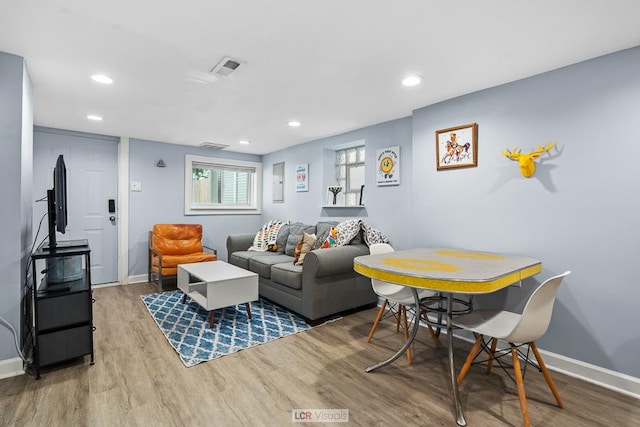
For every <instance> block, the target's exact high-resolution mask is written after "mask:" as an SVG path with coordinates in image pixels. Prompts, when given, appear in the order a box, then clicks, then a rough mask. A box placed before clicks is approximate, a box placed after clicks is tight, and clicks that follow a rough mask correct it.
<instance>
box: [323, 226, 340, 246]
mask: <svg viewBox="0 0 640 427" xmlns="http://www.w3.org/2000/svg"><path fill="white" fill-rule="evenodd" d="M336 237H338V230H337V229H336V228H335V227H331V229H330V230H329V235H328V236H327V238H326V239H324V241H323V242H322V249H327V248H333V247H334V246H338V243H337V242H336Z"/></svg>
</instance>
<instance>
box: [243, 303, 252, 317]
mask: <svg viewBox="0 0 640 427" xmlns="http://www.w3.org/2000/svg"><path fill="white" fill-rule="evenodd" d="M244 306H245V307H246V308H247V317H248V318H249V320H251V304H250V303H248V302H245V303H244Z"/></svg>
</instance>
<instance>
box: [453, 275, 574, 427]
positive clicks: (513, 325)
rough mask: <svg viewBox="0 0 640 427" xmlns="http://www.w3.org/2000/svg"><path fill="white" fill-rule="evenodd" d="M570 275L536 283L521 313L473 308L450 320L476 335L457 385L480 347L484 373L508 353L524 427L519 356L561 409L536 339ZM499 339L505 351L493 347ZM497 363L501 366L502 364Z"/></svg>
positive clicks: (525, 411) (526, 416) (525, 414)
mask: <svg viewBox="0 0 640 427" xmlns="http://www.w3.org/2000/svg"><path fill="white" fill-rule="evenodd" d="M569 274H571V272H570V271H566V272H564V273H562V274H560V275H558V276H554V277H551V278H550V279H547V280H546V281H545V282H544V283H542V284H541V285H540V286H538V288H537V289H536V290H535V291H534V292H533V293H532V294H531V296H530V297H529V300H528V301H527V304H526V305H525V307H524V310H523V311H522V314H518V313H513V312H510V311H504V310H502V311H501V310H475V311H472V312H471V313H469V314H464V315H461V316H457V317H454V319H453V324H454V325H455V326H457V327H460V328H463V329H467V330H469V331H471V332H473V333H474V334H477V339H476V342H475V344H474V345H473V348H472V349H471V352H469V356H468V357H467V360H466V361H465V363H464V366H463V367H462V369H461V370H460V374H459V375H458V384H460V383H461V382H462V380H463V379H464V377H465V375H466V374H467V371H468V370H469V367H470V366H471V364H472V363H473V361H474V360H475V359H476V358H477V357H478V356H479V355H480V353H482V351H483V350H484V351H486V352H487V353H488V354H489V359H488V365H487V374H488V373H490V372H491V367H492V364H493V361H494V360H496V361H497V362H498V363H500V360H499V358H500V357H502V356H505V355H507V354H509V353H511V358H512V360H513V371H514V373H515V382H516V384H517V387H518V397H519V399H520V411H521V413H522V420H523V422H524V425H525V426H529V425H530V423H529V411H528V409H527V397H526V394H525V390H524V382H523V377H524V375H523V372H522V370H521V368H520V359H519V355H520V357H522V358H523V359H524V361H525V362H526V363H529V364H531V365H532V366H535V367H537V368H539V369H540V370H541V371H542V374H543V375H544V378H545V379H546V380H547V384H548V385H549V388H550V389H551V392H552V393H553V396H554V397H555V398H556V402H558V406H559V407H560V408H563V404H562V399H561V398H560V394H559V393H558V390H557V389H556V386H555V385H554V383H553V380H552V379H551V375H550V374H549V371H548V370H547V367H546V365H545V364H544V361H543V360H542V357H541V356H540V352H538V348H537V347H536V344H535V341H536V340H537V339H539V338H540V337H541V336H543V335H544V334H545V332H547V329H548V328H549V323H550V322H551V313H552V311H553V303H554V301H555V298H556V292H557V291H558V288H559V287H560V283H561V282H562V279H563V278H564V277H565V276H568V275H569ZM485 337H486V338H490V340H491V347H488V342H487V343H485V341H484V338H485ZM498 340H502V341H506V342H508V343H509V348H508V349H505V350H496V345H497V342H498ZM522 346H527V352H526V353H523V352H522V351H520V347H522ZM481 347H482V348H481ZM529 349H531V350H533V354H534V355H535V358H536V360H537V362H538V365H536V364H535V363H534V362H533V360H531V359H530V358H529ZM496 353H497V355H496ZM500 365H501V366H502V364H501V363H500ZM525 368H526V364H525Z"/></svg>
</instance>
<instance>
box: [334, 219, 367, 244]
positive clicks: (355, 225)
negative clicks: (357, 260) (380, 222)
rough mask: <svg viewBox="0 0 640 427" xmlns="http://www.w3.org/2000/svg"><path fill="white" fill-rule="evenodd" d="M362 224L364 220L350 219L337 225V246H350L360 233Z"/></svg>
mask: <svg viewBox="0 0 640 427" xmlns="http://www.w3.org/2000/svg"><path fill="white" fill-rule="evenodd" d="M361 224H362V220H360V219H348V220H346V221H343V222H341V223H340V224H338V225H336V230H338V237H337V238H336V244H337V246H345V245H348V244H349V243H350V242H351V240H353V238H354V237H356V236H357V235H358V233H359V232H360V225H361Z"/></svg>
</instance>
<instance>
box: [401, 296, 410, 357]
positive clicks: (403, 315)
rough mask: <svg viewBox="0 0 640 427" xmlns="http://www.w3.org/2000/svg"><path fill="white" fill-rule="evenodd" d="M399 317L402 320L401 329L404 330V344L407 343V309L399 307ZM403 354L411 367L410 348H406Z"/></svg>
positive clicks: (402, 306)
mask: <svg viewBox="0 0 640 427" xmlns="http://www.w3.org/2000/svg"><path fill="white" fill-rule="evenodd" d="M400 317H401V318H402V328H403V329H404V342H407V341H409V325H408V322H407V307H405V306H404V305H401V306H400ZM405 354H406V355H407V362H408V363H409V365H411V346H409V347H407V351H406V352H405Z"/></svg>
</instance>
